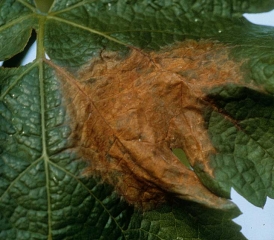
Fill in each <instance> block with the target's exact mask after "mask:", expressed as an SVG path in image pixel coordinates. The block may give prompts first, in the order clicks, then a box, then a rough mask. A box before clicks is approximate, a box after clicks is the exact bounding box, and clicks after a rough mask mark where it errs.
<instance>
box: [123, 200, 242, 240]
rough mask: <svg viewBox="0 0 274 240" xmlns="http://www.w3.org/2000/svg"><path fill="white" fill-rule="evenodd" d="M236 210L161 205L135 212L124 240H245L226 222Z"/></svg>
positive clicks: (194, 205) (192, 205) (235, 227)
mask: <svg viewBox="0 0 274 240" xmlns="http://www.w3.org/2000/svg"><path fill="white" fill-rule="evenodd" d="M238 214H239V212H238V211H237V210H234V211H230V212H224V211H220V210H212V209H207V208H201V206H197V205H196V204H191V203H187V202H180V205H178V203H177V204H174V205H172V206H167V205H165V206H162V207H161V208H157V209H155V210H153V211H148V212H145V213H143V214H142V215H141V214H140V212H138V211H135V213H134V214H133V216H132V221H131V224H130V226H129V230H128V231H126V234H127V235H126V236H127V237H128V239H157V240H158V239H166V240H169V239H178V240H180V239H189V240H190V239H191V240H200V239H208V240H211V239H233V240H236V239H245V238H244V237H243V235H242V234H241V233H240V232H239V230H240V228H239V226H237V225H236V224H235V223H232V222H231V221H230V219H232V218H234V217H236V216H238Z"/></svg>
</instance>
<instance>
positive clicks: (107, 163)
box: [60, 41, 242, 208]
mask: <svg viewBox="0 0 274 240" xmlns="http://www.w3.org/2000/svg"><path fill="white" fill-rule="evenodd" d="M240 65H241V64H239V63H236V62H234V61H233V60H231V59H230V58H229V48H228V47H226V46H224V45H221V44H219V43H215V42H209V41H200V42H196V41H185V42H183V43H180V44H177V45H175V46H172V47H167V48H164V49H162V50H161V51H158V52H146V53H143V52H142V51H140V50H136V49H132V50H131V52H130V54H129V55H128V56H127V57H124V58H122V57H120V56H119V55H118V54H117V53H113V52H111V53H109V52H102V54H101V56H100V57H99V58H97V59H93V60H92V61H91V63H90V64H89V66H88V67H86V68H85V69H84V70H83V69H82V70H81V71H80V72H79V73H78V76H77V77H73V76H71V75H69V74H68V73H66V74H60V76H61V75H63V76H62V77H61V78H62V82H63V89H64V92H65V93H66V94H65V95H66V96H67V103H68V109H69V111H70V116H71V119H72V125H73V128H74V132H75V136H74V138H75V139H76V140H75V146H76V147H77V149H78V150H77V151H78V152H79V154H80V155H81V156H82V157H83V158H84V159H85V160H86V161H87V162H88V163H89V166H88V168H87V169H86V173H87V174H90V175H96V176H100V177H101V179H103V180H104V181H106V182H108V183H109V184H112V185H114V186H115V188H116V191H117V192H118V193H119V194H120V195H122V196H123V197H124V199H125V200H126V201H127V202H129V203H130V204H134V205H136V206H142V207H144V208H147V207H150V206H153V205H155V204H156V203H159V202H163V201H165V199H166V197H167V195H169V194H171V195H172V196H176V197H178V198H182V199H186V200H191V201H195V202H198V203H201V204H204V205H206V206H209V207H213V208H229V207H232V206H233V204H232V203H231V202H230V201H228V200H227V199H224V198H220V197H218V196H216V195H215V194H213V193H212V192H211V191H210V190H209V189H208V188H207V187H205V186H204V185H203V183H202V182H201V181H200V180H199V178H198V177H197V175H196V174H195V171H193V169H195V167H197V166H198V167H199V168H201V169H202V170H203V172H205V173H206V174H207V176H208V177H209V178H214V172H213V169H212V168H211V167H210V160H209V156H210V155H211V154H214V153H215V152H216V150H215V149H214V147H213V146H212V144H211V141H210V139H209V136H208V134H207V130H206V128H205V124H204V116H203V111H204V109H205V108H206V107H208V104H209V102H207V101H204V100H203V99H204V98H205V96H206V94H207V92H208V91H209V90H210V89H212V88H214V87H216V86H222V85H225V84H228V83H233V84H240V80H241V79H242V77H241V73H240ZM62 71H63V70H62ZM60 72H61V70H60ZM171 149H182V150H183V151H184V153H185V154H186V156H187V159H188V164H189V166H187V165H186V164H183V163H182V162H181V161H180V160H179V159H178V157H177V156H176V154H173V152H172V151H171Z"/></svg>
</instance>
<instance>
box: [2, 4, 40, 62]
mask: <svg viewBox="0 0 274 240" xmlns="http://www.w3.org/2000/svg"><path fill="white" fill-rule="evenodd" d="M0 9H1V13H0V35H1V41H0V60H5V59H8V58H10V57H12V56H14V55H15V54H16V53H18V52H20V51H22V50H23V49H24V47H25V46H26V44H27V41H28V39H29V38H30V36H31V31H32V28H34V27H35V24H36V19H35V18H34V14H33V12H32V11H31V9H29V8H27V7H26V6H24V5H22V4H20V3H19V2H18V1H16V0H13V1H1V2H0Z"/></svg>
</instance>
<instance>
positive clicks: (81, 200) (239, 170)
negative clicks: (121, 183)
mask: <svg viewBox="0 0 274 240" xmlns="http://www.w3.org/2000/svg"><path fill="white" fill-rule="evenodd" d="M272 8H274V3H273V1H270V0H264V1H261V2H260V3H258V2H257V1H252V0H249V1H244V2H241V1H232V0H231V1H219V2H218V3H216V1H213V0H212V1H187V0H185V1H184V0H183V1H168V0H166V1H165V0H157V1H152V0H142V1H126V0H111V1H110V0H102V1H93V0H87V1H80V0H70V1H65V0H61V1H53V3H52V6H51V7H50V8H49V9H47V10H48V11H46V10H43V9H42V8H41V7H40V6H39V8H38V7H36V5H35V4H34V2H33V1H32V0H3V1H1V2H0V36H1V37H0V59H1V60H6V59H9V58H11V57H12V56H14V55H16V54H18V53H19V52H21V51H22V50H23V49H24V47H25V46H26V44H27V42H28V39H29V37H30V35H31V31H32V30H33V29H34V30H35V31H36V32H37V33H38V34H37V56H36V59H35V60H34V61H33V63H30V64H28V65H26V66H21V67H19V68H14V69H5V68H1V69H0V239H136V240H137V239H199V240H202V239H233V240H234V239H245V238H244V236H243V235H242V234H241V233H240V227H239V226H237V225H236V224H234V223H233V222H232V218H234V217H236V216H237V215H239V211H238V210H237V209H232V210H230V211H229V210H216V209H215V210H213V209H209V208H206V207H204V206H201V205H199V204H194V203H188V202H182V201H179V200H178V199H177V198H176V196H174V195H173V194H172V193H170V194H167V196H168V197H167V199H168V201H167V202H166V204H164V205H161V204H159V206H158V207H155V208H153V209H151V210H146V211H144V212H142V211H140V210H138V209H134V207H133V206H129V205H128V204H127V203H126V202H125V201H124V200H123V198H121V197H120V196H119V195H118V194H117V193H116V191H114V189H113V187H111V186H109V185H108V184H106V183H102V182H101V179H100V178H97V176H96V177H91V176H87V175H86V172H85V170H86V167H87V164H86V163H87V159H86V157H85V156H83V154H79V152H81V151H83V149H84V150H85V149H88V148H87V147H86V146H85V145H84V144H82V142H81V137H82V135H81V134H82V132H81V131H80V130H81V129H80V127H79V126H80V125H81V123H80V122H74V118H73V117H74V116H73V115H72V114H71V108H70V104H71V102H68V99H69V98H68V97H69V96H66V92H65V91H64V86H70V84H71V83H70V81H69V79H66V81H64V76H74V77H75V78H78V77H79V69H80V70H81V69H83V68H84V66H86V65H87V64H88V62H90V61H92V60H94V59H97V58H100V57H101V58H102V52H103V51H113V52H118V53H119V56H121V57H122V58H126V57H127V56H128V55H129V53H130V52H131V51H132V49H137V50H139V51H140V52H143V53H145V54H150V53H151V51H156V52H157V51H159V50H160V49H163V47H164V46H166V45H172V44H174V43H178V42H183V41H185V40H186V39H194V40H198V41H199V40H201V39H207V40H208V41H214V42H215V43H216V42H217V41H218V44H219V43H220V44H224V45H222V46H225V49H229V54H230V60H231V61H232V62H234V63H237V64H238V65H240V66H241V76H239V78H241V79H240V82H239V83H238V84H236V83H235V82H233V81H232V83H233V84H231V83H230V84H224V85H222V86H214V87H213V88H210V89H205V90H204V92H205V94H206V96H204V97H203V98H201V100H202V101H203V102H204V103H205V104H206V106H207V107H206V108H205V109H204V113H203V114H204V118H205V125H206V128H207V130H208V134H209V137H210V140H211V143H212V144H213V146H214V148H215V149H216V152H215V153H211V155H210V160H209V161H208V162H209V166H211V167H212V169H213V170H214V177H212V176H211V175H210V174H208V172H206V170H205V166H203V165H199V164H196V165H192V167H193V168H194V171H195V173H196V174H197V176H198V177H199V178H200V180H201V181H202V182H203V183H204V184H205V185H206V186H207V187H208V188H209V189H210V190H211V191H212V192H214V193H216V194H217V195H219V196H225V197H229V193H230V188H231V187H233V188H235V189H236V190H237V191H238V192H239V193H240V194H242V195H243V196H244V197H245V198H247V200H248V201H250V202H252V203H253V204H255V205H257V206H263V205H264V203H265V200H266V197H267V196H269V197H271V198H274V194H273V192H274V191H273V190H274V189H273V182H272V178H273V177H272V174H273V171H272V169H273V164H274V159H273V157H274V152H273V146H274V144H273V134H274V132H273V129H274V125H273V123H274V121H273V119H272V118H273V116H272V112H273V108H274V106H273V91H274V86H273V83H274V81H273V69H274V67H273V66H274V65H273V56H272V55H273V54H272V53H273V49H274V44H273V37H274V31H273V28H271V27H263V26H255V25H253V24H251V23H249V22H247V21H246V20H245V19H244V18H243V17H242V13H244V12H259V11H266V10H271V9H272ZM15 36H16V37H15ZM201 42H202V41H201ZM219 53H222V52H221V51H220V52H219ZM45 54H48V56H49V57H50V60H47V59H46V58H45ZM214 57H215V55H214ZM216 64H217V65H218V64H220V65H221V64H222V62H218V63H216ZM136 67H138V66H136ZM58 71H59V72H58ZM60 72H61V73H63V76H60ZM65 73H66V74H67V75H66V74H65ZM69 74H71V75H69ZM180 74H181V75H180V76H184V77H188V76H190V75H191V73H189V72H187V71H184V72H183V73H180ZM193 76H195V74H194V75H193ZM77 80H79V84H81V82H80V80H81V79H80V77H79V79H77ZM91 81H92V79H91ZM235 81H236V80H235ZM102 126H103V124H102ZM95 140H96V139H95ZM184 151H185V153H187V151H186V149H184ZM187 154H189V153H187ZM94 158H95V157H94ZM88 160H91V161H93V160H94V159H88ZM189 162H190V164H192V162H191V161H189ZM153 187H154V185H153Z"/></svg>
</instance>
